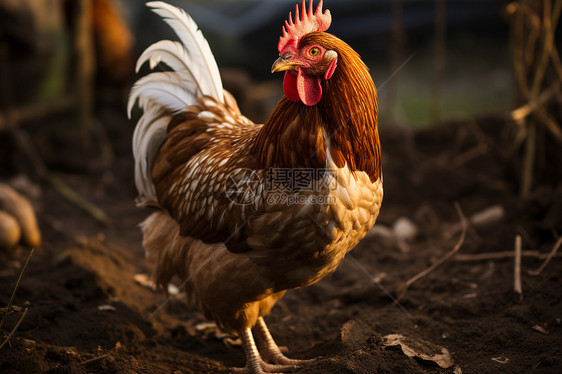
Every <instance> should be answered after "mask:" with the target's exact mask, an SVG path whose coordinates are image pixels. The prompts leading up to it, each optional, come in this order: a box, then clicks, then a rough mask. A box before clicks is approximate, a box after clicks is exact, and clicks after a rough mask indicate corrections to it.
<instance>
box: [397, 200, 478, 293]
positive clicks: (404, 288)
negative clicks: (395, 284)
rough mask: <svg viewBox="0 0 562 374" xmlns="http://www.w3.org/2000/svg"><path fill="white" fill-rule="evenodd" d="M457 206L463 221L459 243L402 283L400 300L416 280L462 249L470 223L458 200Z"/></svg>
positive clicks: (399, 290) (399, 291)
mask: <svg viewBox="0 0 562 374" xmlns="http://www.w3.org/2000/svg"><path fill="white" fill-rule="evenodd" d="M455 208H456V209H457V213H458V215H459V218H460V221H461V226H462V232H461V236H460V237H459V240H458V241H457V243H456V244H455V246H454V247H453V249H452V250H450V251H449V252H448V253H447V254H445V256H443V257H441V258H440V259H439V260H437V261H435V263H433V264H432V265H431V266H430V267H428V268H427V269H425V270H423V271H421V272H419V273H418V274H416V275H415V276H413V277H412V278H410V279H408V280H407V281H406V282H405V283H404V284H402V286H400V287H399V289H398V297H397V299H398V300H400V299H401V298H402V297H403V296H404V295H405V294H406V291H407V290H408V288H409V287H410V286H411V285H412V284H413V283H414V282H416V281H417V280H419V279H421V278H423V277H425V276H426V275H427V274H429V273H431V272H432V271H433V270H435V269H436V268H437V267H438V266H439V265H441V264H443V263H444V262H445V261H447V260H448V259H450V258H451V257H452V256H453V255H455V253H457V252H458V251H459V249H461V246H462V244H463V243H464V238H465V237H466V231H467V229H468V223H467V221H466V217H465V216H464V214H463V212H462V210H461V207H460V205H459V204H458V203H457V202H455Z"/></svg>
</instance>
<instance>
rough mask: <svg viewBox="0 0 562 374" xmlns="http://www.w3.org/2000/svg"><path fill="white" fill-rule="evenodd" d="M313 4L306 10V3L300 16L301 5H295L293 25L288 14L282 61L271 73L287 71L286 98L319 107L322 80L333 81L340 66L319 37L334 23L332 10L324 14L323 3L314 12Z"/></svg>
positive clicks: (281, 45) (278, 60)
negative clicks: (331, 79)
mask: <svg viewBox="0 0 562 374" xmlns="http://www.w3.org/2000/svg"><path fill="white" fill-rule="evenodd" d="M312 2H313V0H310V2H309V6H308V10H307V8H306V0H303V2H302V12H301V15H300V16H299V6H298V5H297V6H296V9H295V21H294V22H293V19H292V15H291V13H289V19H288V21H285V26H284V27H283V35H282V36H281V38H280V39H279V46H278V48H279V58H278V59H277V60H276V61H275V63H274V64H273V66H272V67H271V72H272V73H274V72H278V71H285V79H284V81H283V91H284V92H285V96H287V98H288V99H289V100H291V101H294V102H299V101H301V102H302V103H303V104H305V105H308V106H313V105H316V104H318V102H319V101H320V99H321V98H322V84H321V83H322V79H324V80H327V79H330V78H331V77H332V75H333V74H334V72H335V70H336V67H337V63H338V54H337V52H336V51H334V50H333V49H330V48H329V47H328V45H326V44H324V43H322V40H323V38H321V37H320V36H321V34H323V31H326V30H327V29H328V27H330V23H331V22H332V16H331V15H330V11H329V10H326V11H325V12H322V0H320V3H319V4H318V6H317V7H316V11H314V12H313V9H312Z"/></svg>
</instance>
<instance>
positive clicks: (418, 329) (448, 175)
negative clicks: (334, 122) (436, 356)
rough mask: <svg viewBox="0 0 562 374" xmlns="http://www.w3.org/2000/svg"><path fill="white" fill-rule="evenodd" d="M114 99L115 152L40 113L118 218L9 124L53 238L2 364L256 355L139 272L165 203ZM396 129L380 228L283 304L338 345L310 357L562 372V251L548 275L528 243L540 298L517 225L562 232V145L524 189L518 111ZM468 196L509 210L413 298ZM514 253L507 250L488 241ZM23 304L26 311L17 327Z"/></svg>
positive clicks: (79, 369) (325, 368)
mask: <svg viewBox="0 0 562 374" xmlns="http://www.w3.org/2000/svg"><path fill="white" fill-rule="evenodd" d="M97 113H98V116H99V119H100V122H101V123H104V126H105V128H106V129H107V135H108V137H109V139H110V140H111V145H112V148H113V151H114V160H113V161H111V162H109V163H103V162H101V161H99V157H97V156H94V155H96V154H97V151H91V152H89V153H88V152H85V151H84V149H87V147H84V146H83V145H82V144H80V142H78V141H76V139H77V138H78V137H77V136H76V134H73V133H72V130H71V129H72V128H73V127H72V126H71V124H72V122H71V119H70V118H55V119H52V120H50V121H49V122H47V123H42V124H40V125H39V124H37V125H30V126H29V127H28V128H27V129H28V130H29V131H30V133H32V134H33V139H34V142H35V143H36V145H37V147H38V150H39V151H40V152H41V154H42V155H43V157H44V158H45V160H46V162H47V165H48V166H49V168H50V169H51V170H52V171H54V172H56V173H57V175H59V176H60V177H61V178H62V179H63V180H64V181H66V182H67V183H68V184H69V185H70V186H71V187H72V188H73V189H75V190H76V192H78V193H79V194H81V195H82V196H85V197H87V198H88V199H89V200H90V201H92V202H93V203H95V204H96V205H98V206H99V207H101V208H102V209H104V210H105V211H106V212H107V214H108V215H109V217H110V218H111V222H110V224H109V225H107V226H104V225H102V224H100V223H99V222H97V221H96V220H94V219H93V218H92V217H91V216H90V215H88V214H87V213H85V212H84V211H82V210H80V209H78V208H77V207H76V206H74V205H72V204H70V203H69V202H68V201H67V200H65V199H63V198H62V197H61V196H60V195H59V194H58V193H57V192H55V190H54V189H53V187H52V186H51V185H50V184H48V183H43V182H41V181H40V180H39V179H38V178H37V177H36V176H34V173H33V170H32V168H31V167H30V166H29V165H27V161H26V156H25V154H23V153H21V152H20V151H18V150H17V149H16V148H15V147H13V146H10V144H12V143H11V141H12V140H11V139H10V138H9V136H7V135H5V134H4V135H3V136H2V137H0V148H3V149H4V151H3V152H0V154H1V155H2V157H3V160H2V162H3V164H4V165H5V166H6V167H4V168H3V174H2V177H3V178H5V179H9V178H10V177H13V176H15V175H17V174H18V173H22V172H23V173H27V174H28V175H29V178H30V179H31V184H32V185H35V186H37V187H39V190H40V192H41V193H40V194H39V195H38V196H37V197H35V198H34V199H33V202H34V205H35V206H36V208H37V212H38V217H39V221H40V225H41V229H42V232H43V236H44V245H43V247H42V248H40V249H38V250H37V251H36V253H35V254H34V255H33V257H32V258H31V260H30V262H29V266H28V268H27V270H26V271H25V273H24V275H23V278H22V281H21V284H20V285H19V288H18V290H17V294H16V297H15V300H14V304H15V305H16V306H19V307H21V308H28V313H27V315H26V316H25V318H24V319H23V321H22V323H21V325H20V326H19V328H18V329H17V331H16V333H15V334H14V336H13V337H12V338H11V339H10V341H9V343H8V344H7V345H6V346H5V347H4V348H2V350H1V351H0V372H1V373H5V374H16V373H25V374H28V373H52V374H55V373H61V374H62V373H72V374H78V373H184V374H187V373H212V372H223V371H227V369H228V368H229V367H232V366H241V365H243V362H244V354H243V351H242V348H241V347H240V345H239V344H238V342H237V340H236V338H234V337H230V336H227V335H225V334H223V333H221V332H220V331H217V330H216V328H214V327H213V326H212V325H209V324H208V323H207V322H206V321H205V319H204V318H203V317H202V315H201V314H200V313H198V312H197V311H195V310H192V309H191V308H190V307H189V306H188V305H186V304H185V303H184V301H183V299H182V298H181V297H180V296H176V297H172V298H170V299H169V300H167V301H166V297H165V296H164V294H163V293H162V292H155V291H153V290H152V289H150V288H149V287H146V286H143V285H141V284H140V283H139V282H138V281H136V280H135V279H137V280H138V276H137V278H135V276H136V275H138V274H149V272H150V267H149V264H147V263H146V262H145V259H144V254H143V249H142V247H141V235H140V231H139V229H138V227H137V225H138V223H139V222H140V221H141V220H142V219H143V218H144V217H145V216H147V215H148V214H149V212H148V211H146V210H142V209H138V208H136V207H135V205H134V203H133V200H134V197H135V189H134V183H133V167H132V156H131V151H130V139H131V134H132V128H133V124H132V123H130V122H128V121H127V120H126V118H125V115H124V109H123V108H122V107H121V106H120V105H115V104H112V105H109V104H108V105H102V106H101V108H99V110H98V112H97ZM381 127H382V130H381V139H382V144H383V161H384V164H383V165H384V184H385V200H384V202H383V207H382V211H381V215H380V217H379V220H378V222H377V225H378V227H379V228H378V229H375V230H374V231H372V232H371V233H369V235H368V237H367V238H365V240H363V241H362V242H361V243H360V244H359V245H358V246H357V248H355V250H354V251H353V252H352V253H351V256H349V257H348V258H346V259H345V260H344V261H343V262H342V264H341V265H340V266H339V268H338V269H337V270H336V272H335V273H334V274H333V275H331V276H329V277H327V278H326V279H324V280H322V281H320V282H318V283H317V284H315V285H312V286H310V287H306V288H304V289H299V290H294V291H290V292H288V293H287V295H286V297H285V298H283V299H282V300H281V301H280V302H279V303H278V304H277V306H276V307H275V308H274V309H273V311H272V313H271V315H270V316H269V317H268V318H267V321H268V323H269V326H270V329H271V331H272V334H273V335H274V337H275V338H276V339H277V341H278V343H279V344H280V345H283V346H287V347H288V348H289V351H290V352H289V356H291V357H295V358H312V357H318V356H320V358H319V359H318V361H317V362H316V363H315V364H313V365H311V366H310V367H307V368H303V369H301V370H300V371H299V373H453V372H455V373H461V372H462V373H466V374H470V373H478V374H483V373H500V372H501V373H560V372H562V324H561V319H562V292H561V291H562V289H561V284H562V283H561V281H562V261H561V260H560V257H555V258H553V260H552V261H551V262H550V263H549V264H548V266H547V267H546V268H545V270H544V271H543V272H542V273H541V274H540V275H530V274H529V273H528V272H529V271H530V270H535V269H537V268H538V267H539V266H540V264H541V263H542V262H543V260H544V256H543V257H542V258H537V257H531V256H524V257H523V259H522V290H523V295H522V299H521V298H520V297H519V295H517V294H516V293H514V291H513V283H514V258H513V252H514V242H515V237H516V235H521V237H522V243H523V250H524V251H536V252H538V253H540V254H546V253H548V252H549V251H550V250H551V249H552V248H553V246H554V244H555V242H556V241H557V239H558V237H559V235H560V234H562V183H561V182H562V178H561V176H562V170H561V168H562V166H561V165H562V154H561V153H562V152H560V147H559V145H556V144H553V142H551V140H550V139H549V138H548V137H543V138H540V137H539V139H542V140H541V142H542V143H541V144H542V145H541V146H540V147H539V155H538V159H539V167H538V169H537V176H536V179H535V186H534V189H533V193H532V194H531V195H530V196H529V197H527V198H525V199H519V197H518V192H517V191H518V187H517V185H518V183H517V181H518V175H519V170H518V169H517V167H516V166H515V165H517V161H518V157H519V156H518V155H515V156H510V155H509V154H508V152H507V151H506V150H507V149H508V145H509V144H510V143H509V141H508V137H507V136H506V128H507V127H508V126H507V125H506V123H505V122H504V120H503V119H502V118H501V117H488V118H480V119H476V120H470V121H460V122H458V123H447V124H441V125H438V126H434V127H431V128H428V129H425V130H420V131H416V132H412V131H409V130H405V129H402V128H400V127H396V128H392V129H391V128H388V126H384V124H383V125H381ZM53 149H56V150H57V151H56V152H54V151H53ZM90 154H92V155H93V156H91V157H90ZM455 202H458V204H459V206H460V208H461V209H462V212H463V214H464V215H465V216H466V217H472V216H473V215H474V214H476V213H479V212H482V211H484V210H486V209H487V208H490V207H493V206H499V207H501V208H498V207H496V208H495V209H496V212H498V211H499V213H500V215H499V216H496V219H494V220H492V221H490V222H487V223H485V224H476V225H471V226H470V227H469V229H468V232H467V234H466V238H465V240H464V242H463V243H462V247H461V249H460V251H459V252H458V255H457V256H455V257H453V258H451V259H449V260H448V261H446V262H445V263H444V264H443V265H441V266H439V267H438V268H436V269H435V270H434V271H432V272H430V273H429V274H428V275H427V276H425V277H423V278H421V279H419V280H418V281H416V282H415V283H414V284H413V285H411V286H410V288H409V289H408V290H407V291H406V293H405V294H404V296H403V297H402V298H401V299H400V300H399V301H396V299H395V297H396V296H397V295H398V293H399V290H400V288H401V286H402V285H403V283H404V282H405V281H406V280H408V279H409V278H411V277H412V276H414V275H415V274H417V273H418V272H420V271H422V270H424V269H426V268H427V267H429V266H430V265H431V264H433V263H434V262H435V261H437V260H438V259H439V258H441V257H442V256H443V255H445V254H446V253H447V252H448V251H450V250H451V249H452V248H453V247H454V245H455V243H457V242H458V241H459V237H460V235H461V230H460V226H459V222H460V219H459V215H458V214H457V210H456V209H455ZM502 208H503V210H502ZM497 209H499V210H497ZM501 212H504V214H503V216H501ZM400 218H407V219H409V220H410V221H411V222H412V223H413V224H414V225H415V227H416V228H417V230H418V234H417V235H416V236H415V238H414V239H413V240H410V241H404V240H397V239H396V237H395V236H393V235H392V232H393V231H391V230H392V227H393V226H394V225H395V223H396V222H398V221H399V219H400ZM377 225H376V226H377ZM385 228H386V230H385ZM389 233H390V234H389ZM295 250H298V248H295ZM503 252H506V253H507V254H503V257H500V258H488V259H486V258H484V259H477V258H474V256H473V255H477V254H487V253H499V254H500V256H502V253H503ZM28 253H29V251H28V249H26V248H19V249H17V250H15V251H4V252H1V253H0V306H5V305H6V304H7V303H8V300H9V298H10V295H11V293H12V291H13V289H14V286H15V284H16V280H17V277H18V275H19V272H20V269H21V266H22V264H23V263H24V262H25V259H26V258H27V255H28ZM463 256H464V257H463ZM20 317H21V312H18V313H12V314H10V315H9V316H8V318H7V320H6V323H5V325H4V326H3V328H2V330H3V331H2V335H1V336H0V341H3V340H4V338H5V336H6V335H7V333H9V331H11V330H12V329H13V328H14V326H15V325H16V323H17V321H18V320H19V319H20ZM388 334H401V335H402V336H405V337H407V338H409V339H411V340H414V341H417V342H418V343H419V344H420V345H421V346H426V347H427V346H429V345H431V346H437V347H442V348H446V349H447V350H448V352H449V353H450V355H451V357H452V360H453V361H454V365H453V366H451V367H449V368H448V369H443V368H440V367H439V366H437V365H436V364H435V363H434V362H432V361H430V360H422V359H419V358H409V357H407V356H406V355H405V354H404V353H403V352H402V351H401V350H400V349H399V348H398V347H385V346H384V345H383V342H384V341H385V338H384V337H385V336H386V335H388ZM438 350H439V348H438Z"/></svg>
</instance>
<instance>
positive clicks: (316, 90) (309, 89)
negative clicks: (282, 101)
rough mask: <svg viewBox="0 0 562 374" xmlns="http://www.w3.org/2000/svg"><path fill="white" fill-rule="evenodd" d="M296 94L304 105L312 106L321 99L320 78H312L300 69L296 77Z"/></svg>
mask: <svg viewBox="0 0 562 374" xmlns="http://www.w3.org/2000/svg"><path fill="white" fill-rule="evenodd" d="M297 92H298V93H299V97H300V99H301V101H302V102H303V104H304V105H308V106H313V105H316V104H318V103H319V102H320V99H321V98H322V85H321V84H320V77H313V76H310V75H308V74H306V73H305V72H303V71H302V70H301V69H299V73H298V75H297Z"/></svg>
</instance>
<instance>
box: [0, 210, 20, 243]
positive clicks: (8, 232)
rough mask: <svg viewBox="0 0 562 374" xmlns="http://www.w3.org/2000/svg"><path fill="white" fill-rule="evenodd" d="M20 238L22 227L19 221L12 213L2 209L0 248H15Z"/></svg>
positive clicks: (0, 211)
mask: <svg viewBox="0 0 562 374" xmlns="http://www.w3.org/2000/svg"><path fill="white" fill-rule="evenodd" d="M20 238H21V228H20V225H19V223H18V221H16V219H15V218H14V217H13V216H12V215H10V214H8V213H6V212H4V211H3V210H0V248H2V249H9V248H13V247H15V245H16V244H18V242H19V241H20Z"/></svg>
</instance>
